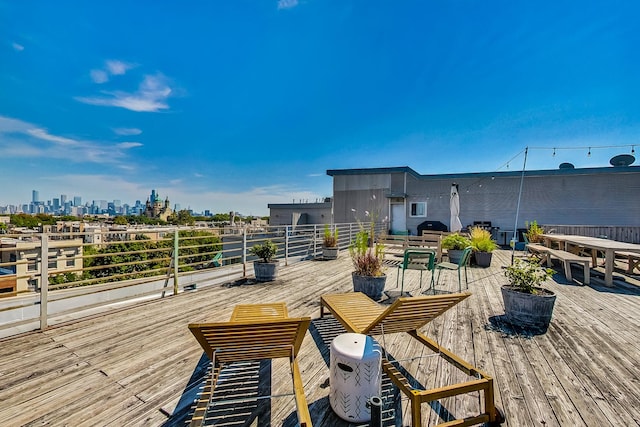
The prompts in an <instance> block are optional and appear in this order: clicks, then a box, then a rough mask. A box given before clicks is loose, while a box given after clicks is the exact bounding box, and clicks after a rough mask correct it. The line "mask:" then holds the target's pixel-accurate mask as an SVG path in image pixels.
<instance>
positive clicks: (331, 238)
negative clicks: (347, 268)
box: [322, 224, 338, 260]
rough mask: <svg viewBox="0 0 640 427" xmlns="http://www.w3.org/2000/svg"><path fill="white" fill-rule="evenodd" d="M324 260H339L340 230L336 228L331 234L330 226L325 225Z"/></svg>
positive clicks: (323, 240)
mask: <svg viewBox="0 0 640 427" xmlns="http://www.w3.org/2000/svg"><path fill="white" fill-rule="evenodd" d="M322 258H323V259H329V260H331V259H337V258H338V228H337V227H336V228H334V229H333V232H331V228H329V224H325V225H324V237H323V239H322Z"/></svg>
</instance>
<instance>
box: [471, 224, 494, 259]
mask: <svg viewBox="0 0 640 427" xmlns="http://www.w3.org/2000/svg"><path fill="white" fill-rule="evenodd" d="M470 236H471V239H470V240H471V247H472V248H473V254H474V256H475V259H476V264H477V265H478V266H479V267H489V266H490V265H491V257H492V252H493V251H494V250H496V249H497V248H498V244H497V243H496V242H495V241H494V240H493V239H492V238H491V233H490V232H489V230H485V229H484V228H481V227H473V228H472V229H471V232H470Z"/></svg>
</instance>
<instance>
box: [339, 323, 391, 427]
mask: <svg viewBox="0 0 640 427" xmlns="http://www.w3.org/2000/svg"><path fill="white" fill-rule="evenodd" d="M381 361H382V349H381V348H380V345H379V344H378V342H377V341H376V340H374V339H373V338H371V337H370V336H367V335H363V334H352V333H348V334H342V335H338V336H337V337H336V338H334V340H333V341H332V342H331V356H330V362H329V377H330V380H329V381H330V387H331V388H330V391H329V403H330V404H331V408H332V409H333V411H334V412H335V413H336V414H337V415H338V416H339V417H340V418H342V419H343V420H346V421H352V422H364V421H370V420H371V410H370V409H369V408H368V407H367V401H368V400H369V398H371V397H372V396H380V383H381V381H382V372H381Z"/></svg>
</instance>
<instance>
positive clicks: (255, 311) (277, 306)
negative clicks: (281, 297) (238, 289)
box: [231, 302, 289, 322]
mask: <svg viewBox="0 0 640 427" xmlns="http://www.w3.org/2000/svg"><path fill="white" fill-rule="evenodd" d="M287 317H289V313H288V312H287V305H286V304H285V303H283V302H274V303H269V304H238V305H236V306H235V308H234V309H233V313H232V314H231V321H232V322H244V321H248V320H274V319H286V318H287Z"/></svg>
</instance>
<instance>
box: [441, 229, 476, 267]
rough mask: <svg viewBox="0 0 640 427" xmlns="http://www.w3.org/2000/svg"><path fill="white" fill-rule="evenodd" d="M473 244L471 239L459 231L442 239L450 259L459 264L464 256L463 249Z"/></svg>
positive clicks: (443, 246)
mask: <svg viewBox="0 0 640 427" xmlns="http://www.w3.org/2000/svg"><path fill="white" fill-rule="evenodd" d="M469 246H471V241H470V240H469V239H467V238H466V237H464V236H463V235H461V234H458V233H452V234H449V235H447V236H445V238H444V239H442V248H443V249H446V250H447V255H448V256H449V261H451V262H452V263H454V264H457V263H458V262H459V261H460V258H462V251H464V249H465V248H466V247H469Z"/></svg>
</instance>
